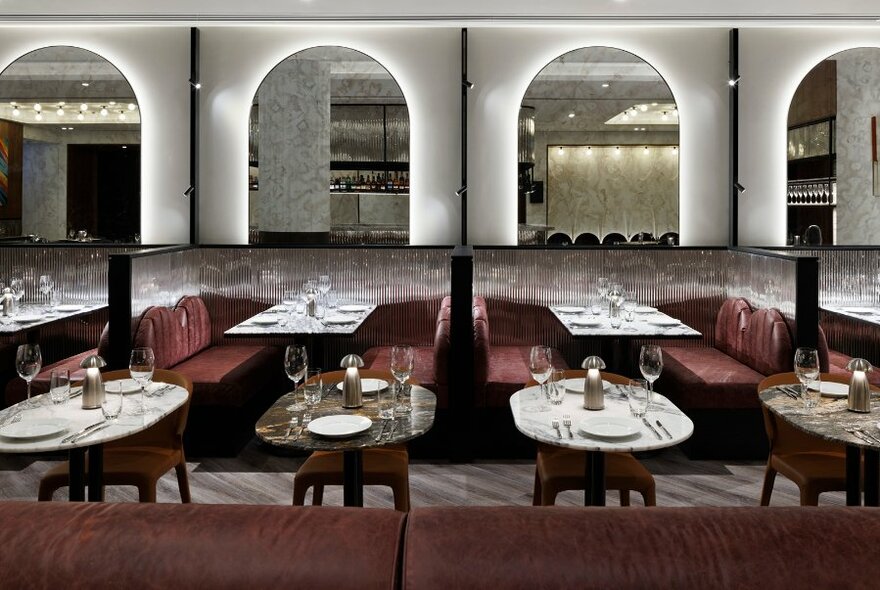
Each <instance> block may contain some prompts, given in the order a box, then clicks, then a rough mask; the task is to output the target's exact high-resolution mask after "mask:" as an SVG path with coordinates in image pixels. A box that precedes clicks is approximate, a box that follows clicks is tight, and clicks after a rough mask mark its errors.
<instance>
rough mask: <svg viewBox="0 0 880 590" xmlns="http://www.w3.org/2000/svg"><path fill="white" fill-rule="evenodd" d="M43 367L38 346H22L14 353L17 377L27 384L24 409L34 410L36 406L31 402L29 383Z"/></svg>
mask: <svg viewBox="0 0 880 590" xmlns="http://www.w3.org/2000/svg"><path fill="white" fill-rule="evenodd" d="M42 366H43V356H42V355H41V354H40V345H39V344H22V345H21V346H19V347H18V350H17V351H16V352H15V370H16V371H18V376H19V377H21V378H22V379H24V380H25V383H27V401H26V402H25V407H27V408H36V407H37V404H35V403H34V402H33V401H31V381H33V380H34V377H36V376H37V373H39V372H40V368H41V367H42Z"/></svg>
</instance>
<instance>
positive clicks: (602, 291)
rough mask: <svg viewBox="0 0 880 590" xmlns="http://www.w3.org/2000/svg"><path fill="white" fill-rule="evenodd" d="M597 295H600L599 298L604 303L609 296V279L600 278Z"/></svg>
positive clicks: (597, 284) (597, 283)
mask: <svg viewBox="0 0 880 590" xmlns="http://www.w3.org/2000/svg"><path fill="white" fill-rule="evenodd" d="M596 293H598V294H599V297H600V298H601V299H602V302H603V303H604V301H605V297H607V295H608V278H607V277H599V278H598V279H597V280H596Z"/></svg>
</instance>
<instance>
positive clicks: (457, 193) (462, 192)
mask: <svg viewBox="0 0 880 590" xmlns="http://www.w3.org/2000/svg"><path fill="white" fill-rule="evenodd" d="M466 192H467V185H465V186H463V187H461V188H460V189H458V190H457V191H455V196H456V197H460V196H462V195H464V194H465V193H466Z"/></svg>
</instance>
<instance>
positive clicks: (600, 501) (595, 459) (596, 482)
mask: <svg viewBox="0 0 880 590" xmlns="http://www.w3.org/2000/svg"><path fill="white" fill-rule="evenodd" d="M585 471H586V473H585V474H584V476H585V477H586V481H585V482H584V483H585V486H584V506H604V505H605V453H603V452H601V451H587V461H586V470H585Z"/></svg>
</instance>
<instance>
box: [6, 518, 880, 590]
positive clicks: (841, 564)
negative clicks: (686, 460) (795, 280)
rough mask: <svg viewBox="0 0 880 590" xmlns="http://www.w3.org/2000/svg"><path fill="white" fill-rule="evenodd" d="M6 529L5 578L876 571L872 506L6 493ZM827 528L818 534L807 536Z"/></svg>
mask: <svg viewBox="0 0 880 590" xmlns="http://www.w3.org/2000/svg"><path fill="white" fill-rule="evenodd" d="M487 532H491V533H490V534H487ZM0 534H2V536H3V540H4V550H3V551H2V552H0V571H2V572H3V578H2V581H0V587H3V588H34V589H43V588H46V589H48V588H65V589H66V590H78V589H79V588H111V587H112V588H117V587H119V588H126V589H127V590H139V589H141V588H144V589H146V588H167V589H175V588H212V589H215V590H224V589H227V588H229V589H232V588H310V589H323V588H328V589H331V588H332V589H334V590H348V589H358V590H362V589H363V590H372V589H377V590H378V589H389V590H396V589H401V588H403V589H406V590H435V589H437V590H448V589H452V588H454V589H456V590H470V589H482V588H488V587H491V588H499V589H520V588H522V589H525V588H564V589H575V588H578V589H579V588H610V589H616V588H677V589H691V588H694V589H696V588H719V589H728V588H729V589H740V588H762V589H766V590H776V589H780V590H781V589H788V588H810V589H811V590H823V589H825V588H866V589H867V588H874V587H876V585H877V579H878V577H880V560H877V559H875V557H874V554H875V553H876V547H877V544H878V543H880V510H878V509H876V508H842V507H819V508H809V509H803V508H799V507H790V508H788V507H786V508H782V507H757V506H754V507H742V508H712V507H697V508H651V509H650V510H623V509H615V508H577V507H566V508H563V507H531V506H529V507H514V506H508V507H437V508H415V509H413V510H412V511H410V512H409V513H408V514H406V513H403V512H397V511H394V510H387V509H364V508H334V507H311V506H306V507H292V508H291V507H284V506H244V505H199V504H182V505H181V504H133V503H110V504H105V503H94V504H85V503H77V502H71V503H64V502H0ZM817 539H821V548H817V549H816V550H809V548H810V547H811V546H812V545H813V544H815V543H816V540H817ZM35 548H38V549H35ZM39 548H42V550H41V549H39Z"/></svg>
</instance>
